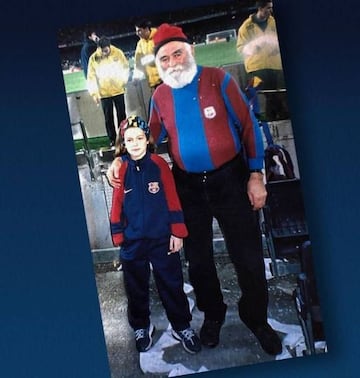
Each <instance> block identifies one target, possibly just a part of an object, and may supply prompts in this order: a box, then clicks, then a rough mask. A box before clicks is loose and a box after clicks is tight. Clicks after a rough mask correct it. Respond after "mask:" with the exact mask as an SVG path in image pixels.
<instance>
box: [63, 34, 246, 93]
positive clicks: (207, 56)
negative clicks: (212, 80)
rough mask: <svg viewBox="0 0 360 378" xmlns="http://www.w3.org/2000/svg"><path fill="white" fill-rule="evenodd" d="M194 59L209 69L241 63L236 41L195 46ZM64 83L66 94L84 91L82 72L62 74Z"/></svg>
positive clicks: (84, 82) (84, 83) (84, 84)
mask: <svg viewBox="0 0 360 378" xmlns="http://www.w3.org/2000/svg"><path fill="white" fill-rule="evenodd" d="M195 57H196V62H197V63H198V64H200V65H204V66H210V67H220V66H223V65H225V64H232V63H239V62H240V61H242V58H241V56H240V55H239V53H238V52H237V51H236V40H231V41H230V42H218V43H212V44H209V45H199V46H196V47H195ZM64 83H65V91H66V93H73V92H78V91H84V90H86V81H85V77H84V74H83V72H82V71H78V72H73V73H67V74H64Z"/></svg>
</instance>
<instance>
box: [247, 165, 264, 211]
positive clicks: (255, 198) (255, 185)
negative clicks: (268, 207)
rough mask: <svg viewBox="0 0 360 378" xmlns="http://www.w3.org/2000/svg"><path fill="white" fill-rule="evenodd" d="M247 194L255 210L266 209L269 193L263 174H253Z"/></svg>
mask: <svg viewBox="0 0 360 378" xmlns="http://www.w3.org/2000/svg"><path fill="white" fill-rule="evenodd" d="M247 193H248V196H249V200H250V203H251V205H252V207H253V210H259V209H261V208H262V207H264V205H265V201H266V196H267V192H266V188H265V184H264V179H263V175H262V173H259V172H253V173H251V174H250V178H249V181H248V184H247Z"/></svg>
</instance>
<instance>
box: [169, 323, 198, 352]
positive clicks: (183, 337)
mask: <svg viewBox="0 0 360 378" xmlns="http://www.w3.org/2000/svg"><path fill="white" fill-rule="evenodd" d="M172 335H173V337H174V339H176V340H178V341H181V343H182V346H183V347H184V349H185V350H186V351H187V352H188V353H192V354H194V353H197V352H200V350H201V342H200V339H199V338H198V337H197V335H196V333H195V331H194V330H193V329H192V328H186V329H183V330H182V331H175V330H174V329H173V330H172Z"/></svg>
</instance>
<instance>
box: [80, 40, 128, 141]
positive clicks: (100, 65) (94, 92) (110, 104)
mask: <svg viewBox="0 0 360 378" xmlns="http://www.w3.org/2000/svg"><path fill="white" fill-rule="evenodd" d="M128 79H129V62H128V60H127V58H126V56H125V54H124V53H123V51H122V50H121V49H119V48H117V47H115V46H113V45H112V44H111V43H110V40H109V38H107V37H101V38H100V39H99V41H98V48H97V50H96V51H95V52H94V53H93V54H92V55H91V56H90V59H89V66H88V74H87V88H88V91H89V93H90V95H91V96H92V98H93V99H94V101H95V103H96V104H97V105H99V104H100V103H101V106H102V109H103V112H104V117H105V127H106V132H107V135H108V137H109V139H110V145H111V146H113V145H114V144H115V139H116V129H117V128H118V127H119V125H120V123H121V121H122V120H123V119H125V118H126V113H125V99H124V94H125V87H126V84H127V82H128ZM114 106H115V109H116V116H117V120H118V122H117V123H118V125H117V128H116V127H115V123H114V111H113V109H114Z"/></svg>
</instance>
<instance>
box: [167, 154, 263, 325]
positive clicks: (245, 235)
mask: <svg viewBox="0 0 360 378" xmlns="http://www.w3.org/2000/svg"><path fill="white" fill-rule="evenodd" d="M173 174H174V177H175V181H176V186H177V191H178V194H179V197H180V201H181V204H182V208H183V211H184V216H185V223H186V226H187V227H188V231H189V236H188V237H187V238H186V239H185V240H184V249H185V257H186V259H187V260H188V263H189V279H190V282H191V284H192V285H193V287H194V292H195V296H196V302H197V307H198V309H199V310H200V311H203V312H204V313H205V319H212V320H220V321H222V320H223V319H224V316H225V311H226V306H225V305H224V302H223V295H222V293H221V288H220V282H219V279H218V276H217V271H216V266H215V262H214V255H213V229H212V224H213V218H214V217H215V218H216V219H217V221H218V223H219V226H220V229H221V231H222V233H223V236H224V239H225V244H226V248H227V251H228V253H229V256H230V259H231V261H232V263H233V264H234V267H235V271H236V274H237V279H238V284H239V286H240V289H241V293H242V295H241V299H240V300H239V314H240V317H241V319H242V320H243V321H244V322H245V324H246V325H247V326H256V325H260V324H264V323H266V322H267V306H268V291H267V282H266V277H265V267H264V258H263V250H262V241H261V232H260V227H259V221H258V212H257V211H254V210H252V207H251V205H250V201H249V199H248V196H247V189H246V188H247V181H248V177H249V172H248V169H247V168H246V165H245V164H244V161H243V159H242V157H241V156H240V155H238V156H237V157H236V158H235V159H234V160H232V161H231V162H228V163H226V164H224V165H223V166H222V167H221V168H219V169H217V170H215V171H211V172H204V173H201V174H197V173H196V174H193V173H187V172H184V171H182V170H181V169H179V168H178V167H177V166H176V165H174V166H173Z"/></svg>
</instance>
